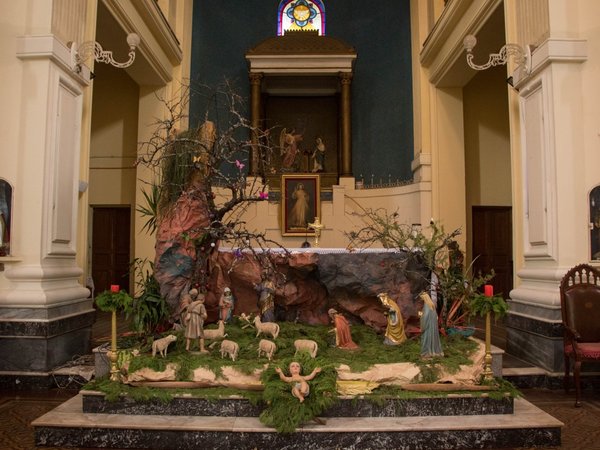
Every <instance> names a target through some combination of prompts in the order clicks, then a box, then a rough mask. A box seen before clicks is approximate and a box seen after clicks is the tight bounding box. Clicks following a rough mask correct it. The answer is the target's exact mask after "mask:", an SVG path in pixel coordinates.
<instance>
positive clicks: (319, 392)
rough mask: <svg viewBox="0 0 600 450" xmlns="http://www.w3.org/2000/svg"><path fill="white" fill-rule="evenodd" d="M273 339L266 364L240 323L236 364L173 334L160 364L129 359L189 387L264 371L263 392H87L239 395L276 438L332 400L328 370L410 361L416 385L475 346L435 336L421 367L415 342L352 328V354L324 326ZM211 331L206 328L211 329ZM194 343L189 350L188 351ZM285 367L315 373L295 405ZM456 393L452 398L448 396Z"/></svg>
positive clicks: (504, 385) (118, 388) (391, 391)
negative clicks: (307, 346) (229, 371)
mask: <svg viewBox="0 0 600 450" xmlns="http://www.w3.org/2000/svg"><path fill="white" fill-rule="evenodd" d="M279 325H280V328H281V331H280V334H279V337H278V338H277V339H276V340H275V343H276V345H277V352H276V353H275V355H274V358H273V360H272V361H271V362H269V361H268V360H267V359H266V358H265V357H261V358H258V357H257V353H258V343H259V342H260V340H261V339H263V338H266V339H270V338H269V337H265V336H262V335H261V336H259V337H256V330H255V329H254V328H252V327H247V328H242V326H243V324H241V323H239V321H237V320H234V322H233V323H232V324H228V325H226V330H225V331H226V333H227V339H230V340H232V341H235V342H237V343H238V345H239V346H240V351H239V355H238V359H237V360H236V361H231V359H229V358H227V359H223V358H221V355H220V352H219V348H220V343H219V341H217V342H215V343H211V342H210V341H207V342H206V347H207V348H208V349H209V354H198V353H190V352H187V351H186V350H185V338H184V336H183V335H182V334H181V333H179V334H177V341H175V342H174V343H173V344H171V347H170V348H169V352H168V356H167V358H161V357H158V356H157V357H155V358H152V357H151V356H149V355H148V354H145V355H142V356H138V357H134V358H132V359H131V361H130V366H129V371H130V372H134V371H136V370H139V369H142V368H145V367H148V368H151V369H153V370H156V371H162V370H164V369H165V368H166V366H167V364H169V363H174V364H175V365H176V367H177V372H176V374H177V380H180V381H188V380H191V379H192V373H193V371H194V369H196V368H199V367H203V368H206V369H208V370H210V371H212V372H213V373H215V374H216V375H217V376H223V372H222V368H223V367H224V366H231V367H234V368H235V369H237V370H238V371H240V372H242V373H245V374H250V373H253V372H254V371H255V370H256V369H261V370H262V369H264V368H265V366H266V370H264V371H263V372H262V375H261V382H262V384H263V385H264V387H265V390H264V391H263V392H257V391H242V390H238V389H229V388H210V389H207V388H199V389H169V390H167V389H160V388H141V387H136V388H132V387H129V386H125V385H122V384H119V383H113V382H110V381H108V380H99V381H97V382H92V383H90V384H89V385H88V386H89V387H87V388H88V389H94V390H99V391H101V392H104V393H105V394H106V395H107V399H115V400H116V399H118V398H119V396H121V395H129V396H131V397H132V398H136V399H139V400H144V399H153V398H161V399H164V401H168V400H169V399H170V398H172V396H174V395H179V394H188V395H189V394H191V395H193V396H198V397H202V398H210V399H215V400H217V399H218V398H222V397H224V396H230V395H238V396H243V397H244V398H247V399H248V400H249V401H251V402H253V404H259V403H260V402H264V404H265V405H266V406H265V409H264V410H263V412H262V414H261V416H260V420H261V421H262V422H263V423H264V424H266V425H268V426H272V427H275V428H276V429H277V430H278V431H279V432H283V433H290V432H293V431H294V430H295V429H297V428H298V427H299V426H301V425H302V424H304V423H306V422H309V421H311V420H313V419H314V418H316V417H318V416H319V415H320V414H321V413H322V412H323V411H324V410H325V409H327V408H328V407H330V406H331V405H333V404H334V403H335V402H336V401H337V389H336V378H337V373H336V370H335V368H336V367H338V366H339V365H341V364H346V365H348V366H349V367H350V369H351V370H352V371H354V372H360V371H364V370H367V369H368V368H369V367H371V366H372V365H374V364H385V363H399V362H410V363H414V364H416V365H417V366H418V367H419V368H420V370H421V376H420V378H419V380H416V382H420V383H432V382H435V381H436V380H437V379H439V373H440V371H441V370H444V371H446V372H448V373H454V372H456V371H457V370H458V369H459V368H460V366H461V365H470V364H472V362H471V360H470V356H471V355H472V354H473V352H474V351H475V350H476V349H477V343H476V342H475V341H473V340H471V339H465V338H463V337H461V336H453V337H449V338H445V337H442V346H443V349H444V357H440V358H433V359H430V360H423V359H421V357H420V353H421V346H420V341H419V339H418V338H417V339H409V340H407V341H406V342H405V343H403V344H402V345H398V346H389V345H383V344H382V341H383V338H382V336H381V335H378V334H377V333H375V331H374V330H373V329H371V328H369V327H367V326H365V325H353V326H352V329H351V332H352V337H353V340H354V341H355V342H356V343H357V344H358V345H359V346H360V348H359V349H358V350H352V351H349V350H342V349H338V348H336V347H335V346H334V335H333V333H330V332H329V331H330V330H331V327H330V326H308V325H300V324H295V323H287V322H284V323H280V324H279ZM215 326H216V325H210V326H208V327H207V328H214V327H215ZM296 339H311V340H314V341H315V342H317V344H318V346H319V352H318V356H317V358H315V359H312V358H310V356H309V355H308V354H306V353H301V354H299V355H298V356H294V353H295V348H294V341H295V340H296ZM195 345H196V343H194V348H193V350H196V348H195ZM147 351H149V348H148V350H147ZM292 360H297V361H299V362H300V363H301V364H302V374H304V375H307V374H309V373H310V372H311V371H312V370H313V369H314V368H315V367H321V368H322V372H321V373H319V374H318V375H317V376H316V377H315V378H314V379H313V380H312V381H310V382H309V385H310V388H311V393H310V396H309V397H307V398H306V400H305V401H304V402H303V403H301V402H299V401H298V399H296V398H295V397H293V396H292V394H291V386H290V385H289V384H287V383H285V382H283V381H281V380H280V379H279V376H278V375H277V373H276V372H275V367H280V368H282V370H283V371H284V373H286V374H289V372H288V366H289V363H290V362H291V361H292ZM493 383H494V384H495V385H498V386H499V390H498V391H485V394H486V395H489V396H490V397H492V398H501V397H503V396H505V395H506V393H509V395H511V396H518V395H519V393H518V391H517V390H516V389H514V387H512V385H511V384H510V383H508V382H506V381H504V380H494V381H493ZM456 393H460V392H453V394H456ZM447 394H448V393H447V392H414V391H406V390H402V389H401V388H400V387H393V386H381V387H379V388H378V389H375V390H374V391H373V393H372V394H370V395H365V396H364V398H366V399H369V400H371V401H373V402H376V403H382V402H383V401H384V400H385V399H386V398H389V397H393V398H418V397H436V396H439V397H443V396H446V395H447ZM468 394H470V395H482V393H478V392H471V391H469V392H468Z"/></svg>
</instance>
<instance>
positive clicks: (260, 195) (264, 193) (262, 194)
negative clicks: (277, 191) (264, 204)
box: [258, 192, 269, 200]
mask: <svg viewBox="0 0 600 450" xmlns="http://www.w3.org/2000/svg"><path fill="white" fill-rule="evenodd" d="M258 196H259V197H260V199H261V200H268V198H269V193H268V192H261V193H260V194H258Z"/></svg>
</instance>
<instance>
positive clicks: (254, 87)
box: [249, 73, 263, 175]
mask: <svg viewBox="0 0 600 450" xmlns="http://www.w3.org/2000/svg"><path fill="white" fill-rule="evenodd" d="M262 79H263V74H262V73H251V74H250V102H251V105H250V108H251V109H250V121H251V125H252V136H251V140H252V152H251V154H250V155H249V164H250V165H249V172H250V175H257V174H258V167H259V164H258V158H259V155H260V152H259V146H258V144H259V142H258V135H259V132H258V127H259V126H260V110H261V104H260V86H261V82H262Z"/></svg>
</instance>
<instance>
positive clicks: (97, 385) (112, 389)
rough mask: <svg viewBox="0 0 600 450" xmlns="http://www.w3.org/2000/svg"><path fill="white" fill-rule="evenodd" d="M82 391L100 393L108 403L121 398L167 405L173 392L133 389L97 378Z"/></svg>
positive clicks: (116, 382)
mask: <svg viewBox="0 0 600 450" xmlns="http://www.w3.org/2000/svg"><path fill="white" fill-rule="evenodd" d="M83 389H85V390H89V391H98V392H102V393H103V394H104V395H105V397H106V400H107V401H108V402H116V401H118V400H120V399H121V398H122V397H125V396H126V397H129V398H131V399H133V400H136V401H140V402H144V401H149V400H153V399H157V400H160V401H161V402H163V403H168V402H169V401H171V399H172V398H173V394H174V392H173V391H171V390H166V389H153V388H149V387H143V386H138V387H133V386H129V385H127V384H123V383H119V382H118V381H111V380H110V379H109V378H99V379H95V380H92V381H90V382H89V383H87V384H86V385H85V386H84V387H83Z"/></svg>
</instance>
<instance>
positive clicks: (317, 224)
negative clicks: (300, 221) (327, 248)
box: [308, 217, 324, 247]
mask: <svg viewBox="0 0 600 450" xmlns="http://www.w3.org/2000/svg"><path fill="white" fill-rule="evenodd" d="M308 228H312V229H313V230H315V247H318V246H319V238H320V237H321V230H322V229H323V228H324V225H323V224H322V223H321V221H320V220H319V218H318V217H315V221H314V222H312V223H310V222H309V223H308Z"/></svg>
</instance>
